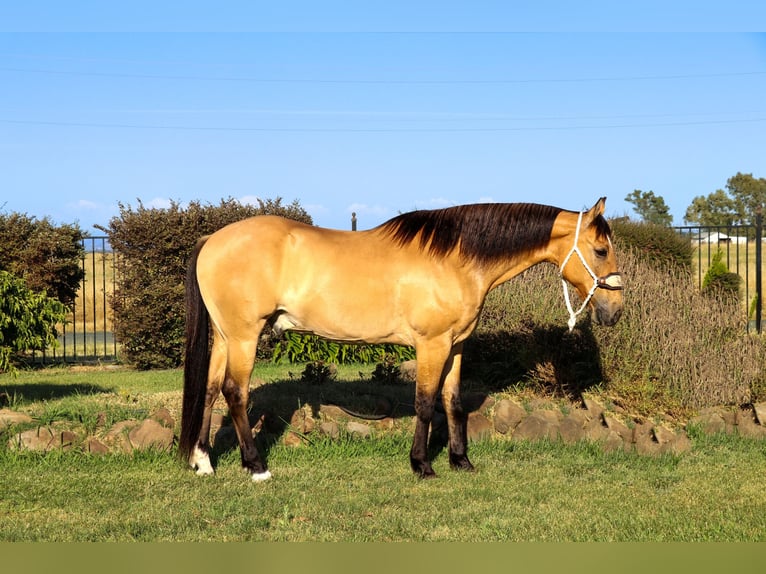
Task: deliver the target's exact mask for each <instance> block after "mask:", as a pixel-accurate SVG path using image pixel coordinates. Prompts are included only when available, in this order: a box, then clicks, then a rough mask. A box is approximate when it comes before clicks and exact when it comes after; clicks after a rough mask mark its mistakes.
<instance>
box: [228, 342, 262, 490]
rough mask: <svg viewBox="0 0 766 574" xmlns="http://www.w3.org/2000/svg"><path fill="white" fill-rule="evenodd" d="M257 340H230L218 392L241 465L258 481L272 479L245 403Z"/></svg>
mask: <svg viewBox="0 0 766 574" xmlns="http://www.w3.org/2000/svg"><path fill="white" fill-rule="evenodd" d="M255 347H256V341H240V342H237V341H234V342H230V343H229V348H228V351H229V352H228V361H227V365H226V378H225V379H224V382H223V386H222V388H221V391H222V392H223V396H224V398H225V399H226V403H227V404H228V406H229V414H230V415H231V419H232V422H233V423H234V429H235V430H236V432H237V439H238V440H239V450H240V456H241V459H242V468H244V469H245V470H246V471H247V472H248V473H249V474H250V476H251V478H252V479H253V481H255V482H259V481H263V480H268V479H269V478H271V473H270V472H269V471H268V470H267V469H266V465H265V463H264V461H263V459H262V458H261V455H260V453H259V452H258V448H257V447H256V445H255V440H254V439H253V432H252V430H251V428H250V420H249V418H248V415H247V404H248V400H249V397H250V373H251V372H252V370H253V362H254V361H255Z"/></svg>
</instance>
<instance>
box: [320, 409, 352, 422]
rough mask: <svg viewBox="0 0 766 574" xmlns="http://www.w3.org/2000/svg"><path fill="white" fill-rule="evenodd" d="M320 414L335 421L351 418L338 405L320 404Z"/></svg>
mask: <svg viewBox="0 0 766 574" xmlns="http://www.w3.org/2000/svg"><path fill="white" fill-rule="evenodd" d="M319 414H320V415H322V416H323V417H324V418H325V419H329V420H333V421H338V420H347V419H348V418H349V415H348V414H346V412H345V411H344V410H343V409H342V408H340V407H339V406H336V405H319Z"/></svg>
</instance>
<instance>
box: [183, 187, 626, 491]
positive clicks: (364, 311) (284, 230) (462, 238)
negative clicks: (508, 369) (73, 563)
mask: <svg viewBox="0 0 766 574" xmlns="http://www.w3.org/2000/svg"><path fill="white" fill-rule="evenodd" d="M605 201H606V198H601V199H599V200H598V201H597V202H596V204H595V205H594V206H593V207H592V208H591V209H589V210H583V211H580V212H575V211H567V210H564V209H561V208H556V207H551V206H545V205H537V204H532V203H505V204H503V203H497V204H490V203H486V204H469V205H460V206H454V207H448V208H445V209H436V210H420V211H412V212H408V213H403V214H400V215H398V216H396V217H394V218H393V219H391V220H389V221H387V222H385V223H383V224H381V225H379V226H377V227H375V228H373V229H369V230H365V231H339V230H331V229H324V228H321V227H315V226H311V225H307V224H304V223H299V222H296V221H293V220H290V219H284V218H282V217H278V216H274V215H259V216H255V217H251V218H249V219H244V220H241V221H238V222H235V223H232V224H230V225H228V226H226V227H224V228H222V229H220V230H218V231H216V232H215V233H213V234H212V235H209V236H206V237H203V238H201V239H200V240H199V241H198V242H197V244H196V246H195V247H194V250H193V253H192V255H191V257H190V259H189V264H188V274H187V279H186V299H187V302H186V305H187V316H186V348H185V362H184V387H183V405H182V416H181V434H180V439H179V453H180V455H181V456H182V457H183V458H184V459H185V460H186V462H188V464H189V465H190V466H191V467H192V468H193V469H195V470H196V472H197V474H199V475H209V474H214V469H213V466H212V463H211V460H210V442H209V441H210V421H211V414H212V409H213V404H214V403H215V401H216V399H217V398H218V396H219V393H222V394H223V396H224V398H225V400H226V403H227V405H228V408H229V413H230V416H231V419H232V421H233V425H234V428H235V429H236V434H237V438H238V442H239V449H240V455H241V462H242V467H243V468H244V469H245V470H246V471H247V472H248V473H249V474H250V477H251V478H252V480H253V481H256V482H257V481H262V480H266V479H268V478H270V477H271V472H270V471H269V470H268V469H267V468H266V464H265V462H264V459H263V458H262V457H261V455H260V453H259V451H258V449H257V447H256V445H255V441H254V438H253V432H252V431H251V427H250V423H249V420H248V416H247V405H248V401H249V383H250V376H251V372H252V369H253V364H254V361H255V353H256V345H257V342H258V339H259V336H260V333H261V330H262V329H263V328H264V326H265V325H267V324H272V325H273V329H274V331H275V332H277V333H281V332H283V331H286V330H290V329H291V330H297V331H303V332H311V333H315V334H316V335H319V336H321V337H325V338H328V339H333V340H336V341H343V342H358V343H361V342H365V343H372V344H376V343H396V344H400V345H409V346H412V347H414V349H415V353H416V359H417V363H416V364H417V369H416V383H415V416H416V422H415V434H414V437H413V441H412V448H411V449H410V465H411V467H412V470H413V471H414V472H415V473H416V474H417V475H418V476H420V477H422V478H430V477H433V476H435V472H434V470H433V467H432V465H431V461H430V460H429V456H428V434H429V428H430V423H431V420H432V418H433V415H434V409H435V403H436V400H437V396H438V394H439V391H441V397H442V402H443V405H444V410H445V412H446V415H447V426H448V433H449V439H448V452H449V464H450V467H451V468H453V469H460V470H467V471H470V470H473V469H474V466H473V464H472V463H471V461H470V460H469V459H468V454H467V431H466V425H467V413H466V412H465V410H464V409H463V407H462V405H461V402H460V366H461V358H462V349H463V342H464V341H465V340H466V338H467V337H468V336H469V335H470V334H471V333H472V332H473V330H474V328H475V327H476V324H477V322H478V320H479V314H480V312H481V310H482V306H483V304H484V300H485V298H486V296H487V293H488V292H489V291H490V290H491V289H493V288H495V287H497V286H498V285H500V284H501V283H504V282H505V281H508V280H509V279H511V278H512V277H514V276H516V275H518V274H519V273H521V272H522V271H524V270H525V269H527V268H529V267H531V266H533V265H536V264H538V263H542V262H549V263H553V264H555V265H557V266H558V267H559V269H560V274H561V277H562V283H563V285H564V295H565V299H566V304H567V308H568V309H569V313H570V322H569V324H570V330H571V328H572V327H573V326H574V322H575V319H576V316H577V315H578V314H579V313H580V312H582V311H583V309H584V308H585V307H586V305H588V306H589V307H590V309H591V315H592V318H593V320H594V322H595V323H597V324H601V325H606V326H610V325H614V324H615V323H616V322H617V320H618V319H619V317H620V315H621V313H622V308H623V301H622V276H621V275H620V273H619V271H618V270H617V261H616V257H615V253H614V248H613V246H612V242H611V239H610V238H611V230H610V227H609V224H608V222H607V221H606V219H605V218H604V216H603V212H604V207H605ZM567 284H571V285H572V286H573V287H574V288H575V289H576V291H577V293H578V294H579V296H580V298H581V299H582V301H583V303H582V305H581V306H580V308H579V309H578V310H577V311H574V310H573V309H572V306H571V304H570V297H569V294H568V292H567Z"/></svg>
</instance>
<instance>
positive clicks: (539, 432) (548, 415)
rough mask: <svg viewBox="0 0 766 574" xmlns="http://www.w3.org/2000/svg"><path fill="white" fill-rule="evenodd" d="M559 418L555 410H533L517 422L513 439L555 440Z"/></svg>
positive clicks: (557, 434) (557, 433)
mask: <svg viewBox="0 0 766 574" xmlns="http://www.w3.org/2000/svg"><path fill="white" fill-rule="evenodd" d="M559 425H560V423H559V418H558V416H557V415H556V413H555V411H550V410H542V411H535V412H533V413H532V414H530V415H529V416H528V417H526V418H525V419H524V420H523V421H521V422H520V423H519V425H518V426H517V427H516V430H515V431H513V438H514V440H541V439H546V438H547V439H549V440H556V439H557V438H558V436H559Z"/></svg>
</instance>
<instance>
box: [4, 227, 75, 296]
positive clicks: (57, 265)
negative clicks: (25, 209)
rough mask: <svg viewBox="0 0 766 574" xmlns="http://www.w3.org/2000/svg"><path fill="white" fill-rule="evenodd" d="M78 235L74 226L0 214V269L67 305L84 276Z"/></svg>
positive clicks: (32, 288)
mask: <svg viewBox="0 0 766 574" xmlns="http://www.w3.org/2000/svg"><path fill="white" fill-rule="evenodd" d="M82 238H83V232H82V230H81V229H80V228H79V227H78V226H76V225H60V226H56V225H53V223H51V221H50V220H49V219H47V218H45V219H41V220H38V219H35V218H34V217H29V216H28V215H25V214H19V213H12V214H7V215H6V214H0V245H2V246H3V248H2V249H0V269H2V270H4V271H8V272H9V273H11V274H13V275H15V276H16V277H20V278H22V279H24V282H25V284H26V287H27V288H28V289H31V290H32V291H35V292H41V293H45V294H46V295H48V296H49V297H54V298H56V299H58V300H59V301H61V302H62V303H64V304H65V305H67V306H71V305H72V303H73V302H74V300H75V299H76V297H77V290H78V289H79V288H80V282H81V281H82V278H83V277H84V275H85V272H84V271H83V270H82V266H81V260H82V258H83V257H84V253H85V249H84V247H83V245H82Z"/></svg>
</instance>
